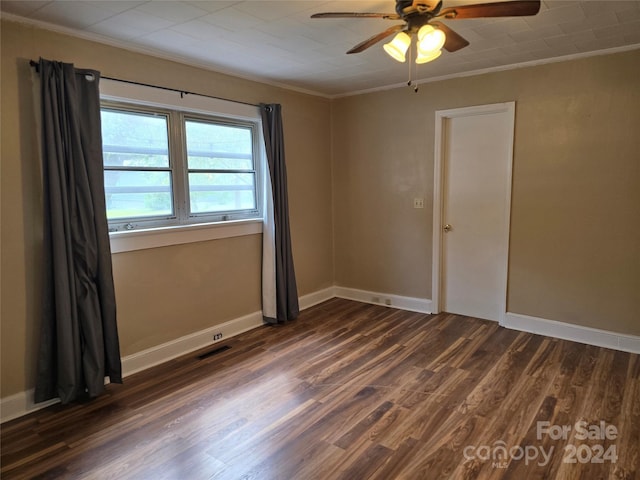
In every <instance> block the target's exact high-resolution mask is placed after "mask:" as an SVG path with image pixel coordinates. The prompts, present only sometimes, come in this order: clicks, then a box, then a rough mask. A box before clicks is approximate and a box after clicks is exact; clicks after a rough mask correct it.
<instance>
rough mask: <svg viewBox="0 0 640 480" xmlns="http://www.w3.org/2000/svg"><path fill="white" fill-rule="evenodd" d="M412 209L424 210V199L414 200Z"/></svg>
mask: <svg viewBox="0 0 640 480" xmlns="http://www.w3.org/2000/svg"><path fill="white" fill-rule="evenodd" d="M413 208H424V198H414V199H413Z"/></svg>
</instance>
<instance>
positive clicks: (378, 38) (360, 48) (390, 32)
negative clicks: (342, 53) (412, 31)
mask: <svg viewBox="0 0 640 480" xmlns="http://www.w3.org/2000/svg"><path fill="white" fill-rule="evenodd" d="M404 29H405V25H394V26H393V27H390V28H387V29H386V30H385V31H384V32H380V33H379V34H377V35H374V36H373V37H371V38H369V39H367V40H365V41H364V42H362V43H359V44H358V45H356V46H355V47H353V48H352V49H351V50H349V51H348V52H347V53H360V52H362V51H363V50H366V49H367V48H369V47H371V46H372V45H375V44H376V43H378V42H379V41H381V40H384V39H385V38H387V37H388V36H390V35H393V34H394V33H396V32H400V31H402V30H404Z"/></svg>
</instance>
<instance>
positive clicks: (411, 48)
mask: <svg viewBox="0 0 640 480" xmlns="http://www.w3.org/2000/svg"><path fill="white" fill-rule="evenodd" d="M412 58H413V42H411V44H410V45H409V61H408V62H407V63H408V64H409V80H408V81H407V87H410V86H411V68H412V63H413V62H412V61H411V59H412Z"/></svg>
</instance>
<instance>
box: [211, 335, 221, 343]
mask: <svg viewBox="0 0 640 480" xmlns="http://www.w3.org/2000/svg"><path fill="white" fill-rule="evenodd" d="M221 338H222V333H216V334H215V335H214V336H213V341H214V342H215V341H216V340H220V339H221Z"/></svg>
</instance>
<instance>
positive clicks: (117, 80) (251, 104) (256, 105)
mask: <svg viewBox="0 0 640 480" xmlns="http://www.w3.org/2000/svg"><path fill="white" fill-rule="evenodd" d="M29 65H31V66H32V67H34V68H35V69H36V72H38V69H39V67H40V64H39V63H38V62H36V61H35V60H29ZM100 78H104V79H105V80H113V81H114V82H122V83H129V84H131V85H140V86H142V87H151V88H159V89H160V90H168V91H170V92H177V93H179V94H180V98H183V97H184V96H185V95H198V96H200V97H206V98H213V99H215V100H224V101H225V102H233V103H241V104H242V105H249V106H250V107H259V106H260V105H258V104H255V103H249V102H243V101H241V100H231V99H229V98H224V97H216V96H214V95H204V94H202V93H195V92H189V91H187V90H178V89H177V88H170V87H161V86H159V85H151V84H149V83H142V82H134V81H133V80H123V79H121V78H113V77H104V76H102V75H100Z"/></svg>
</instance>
